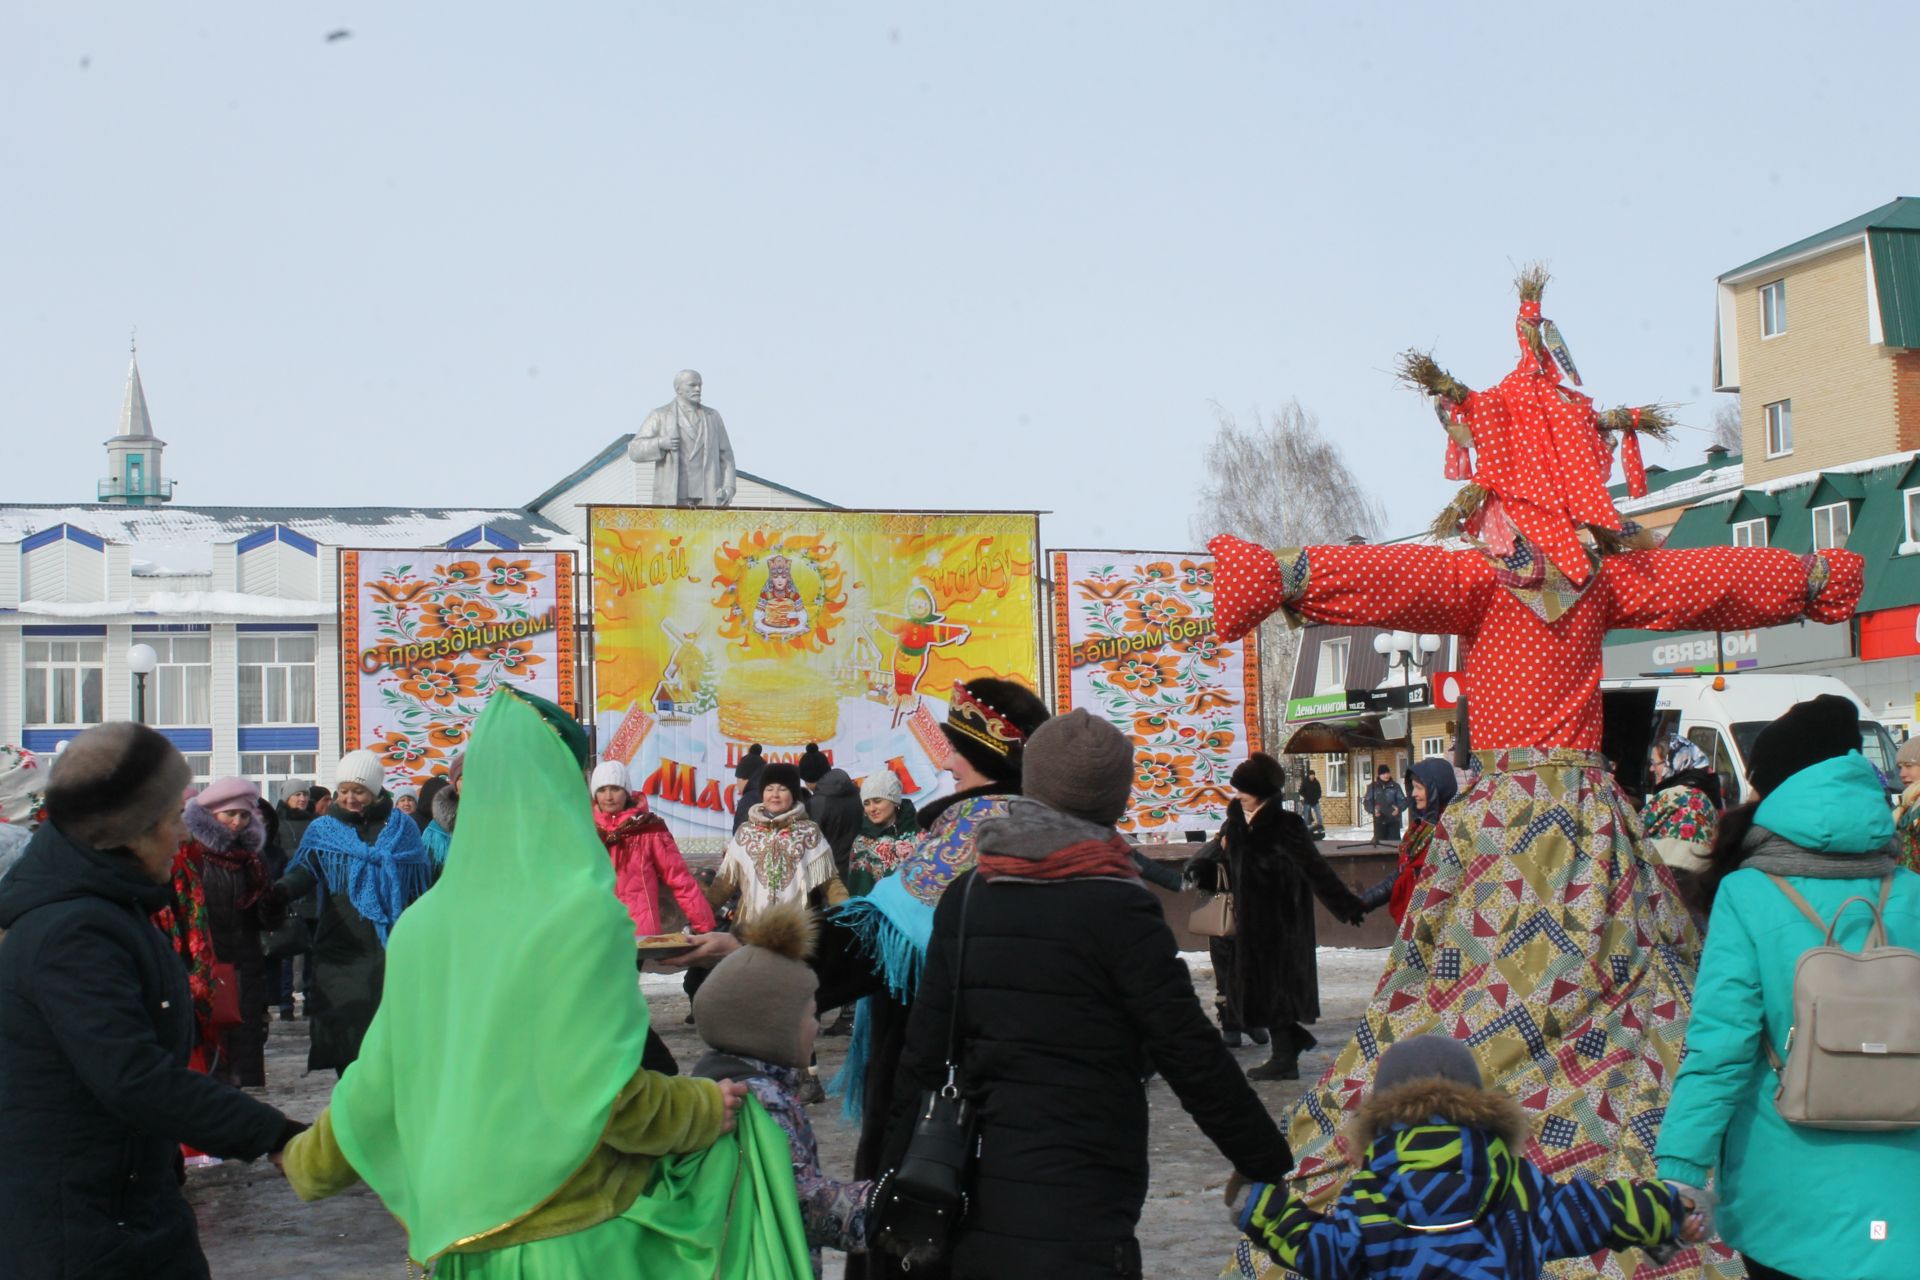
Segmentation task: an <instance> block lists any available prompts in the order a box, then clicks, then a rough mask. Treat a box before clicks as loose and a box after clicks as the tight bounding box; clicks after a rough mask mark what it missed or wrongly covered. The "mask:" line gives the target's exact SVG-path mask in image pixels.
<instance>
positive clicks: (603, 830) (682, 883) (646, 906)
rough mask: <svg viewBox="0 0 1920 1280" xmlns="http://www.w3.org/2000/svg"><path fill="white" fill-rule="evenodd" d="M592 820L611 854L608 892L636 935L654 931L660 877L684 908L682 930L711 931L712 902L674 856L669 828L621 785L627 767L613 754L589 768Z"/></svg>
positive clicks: (656, 929)
mask: <svg viewBox="0 0 1920 1280" xmlns="http://www.w3.org/2000/svg"><path fill="white" fill-rule="evenodd" d="M593 825H594V826H596V827H598V828H599V830H600V840H601V842H602V843H603V844H605V845H606V846H607V852H608V853H609V854H611V855H612V856H613V875H614V892H615V893H617V894H619V895H620V901H621V902H623V903H625V904H626V908H627V914H628V915H630V916H632V917H633V929H634V935H635V936H636V937H641V938H644V937H646V936H647V935H648V934H654V933H659V932H660V882H661V881H662V880H665V881H666V882H667V887H668V888H669V889H671V890H673V898H674V901H676V902H678V903H679V904H680V909H681V910H682V911H684V912H686V913H687V931H688V932H689V933H708V932H711V931H712V929H713V908H712V907H710V906H708V905H707V896H706V894H705V892H704V891H702V889H701V888H700V882H699V881H698V880H695V879H694V878H693V872H691V871H689V870H688V869H687V860H686V859H685V858H683V857H681V856H680V846H679V845H677V844H675V843H674V840H673V832H671V831H669V830H667V823H666V820H665V819H664V818H662V817H661V816H660V815H659V814H657V813H655V812H653V811H652V810H651V809H650V808H648V807H647V798H646V797H645V796H640V795H635V794H633V793H632V792H631V791H629V790H627V767H626V766H625V765H623V764H621V763H620V762H619V761H618V760H604V761H602V762H601V763H600V765H599V766H598V767H597V768H595V769H594V771H593Z"/></svg>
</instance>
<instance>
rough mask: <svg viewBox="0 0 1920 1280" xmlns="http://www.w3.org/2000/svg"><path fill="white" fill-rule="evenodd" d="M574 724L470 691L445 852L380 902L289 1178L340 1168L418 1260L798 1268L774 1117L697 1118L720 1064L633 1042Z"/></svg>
mask: <svg viewBox="0 0 1920 1280" xmlns="http://www.w3.org/2000/svg"><path fill="white" fill-rule="evenodd" d="M582 736H583V735H580V732H579V726H578V724H577V722H574V721H573V720H572V719H571V717H567V716H566V715H565V713H564V712H561V711H560V710H559V708H556V707H552V706H551V704H546V703H541V702H540V701H539V700H538V699H533V698H529V697H527V696H525V695H522V694H520V693H519V692H518V691H514V690H502V691H501V692H500V693H498V694H496V695H495V696H494V697H493V698H492V699H491V701H490V702H489V704H488V706H487V709H486V711H485V712H484V713H483V714H482V715H481V717H480V720H479V722H478V724H477V725H476V727H475V731H474V734H473V739H472V746H471V748H470V750H469V751H468V753H467V760H466V770H465V772H466V781H468V782H469V783H470V784H471V785H470V786H469V787H467V788H465V791H466V798H465V801H464V807H465V808H467V809H468V811H469V812H468V813H467V814H465V815H464V819H463V821H462V822H461V823H460V830H459V833H458V835H457V836H456V837H455V840H454V843H453V846H452V848H451V850H450V851H449V855H448V859H447V866H446V871H445V873H444V874H443V875H442V876H441V878H440V881H439V883H438V884H437V885H436V886H435V888H434V890H433V892H432V893H430V894H427V895H425V896H423V897H422V898H421V899H420V900H419V901H418V902H416V903H415V904H414V905H413V906H412V907H411V908H410V909H409V910H408V911H407V913H406V914H405V915H404V916H403V917H402V918H401V919H400V921H399V922H398V923H397V924H396V925H395V927H394V930H393V934H392V937H391V939H390V941H389V943H388V947H387V991H386V999H385V1000H384V1001H383V1002H382V1003H381V1006H380V1011H379V1013H378V1014H377V1015H376V1016H375V1018H374V1021H373V1025H372V1027H371V1028H370V1029H369V1030H368V1032H367V1038H366V1041H365V1043H364V1045H363V1046H362V1048H361V1052H360V1057H359V1059H358V1061H356V1062H355V1063H354V1064H353V1065H352V1066H351V1067H349V1068H348V1069H347V1071H346V1073H345V1075H343V1076H342V1077H341V1080H340V1083H339V1085H338V1086H336V1087H335V1089H334V1092H333V1098H332V1100H331V1103H330V1105H329V1106H328V1108H327V1110H326V1111H324V1112H322V1113H321V1115H320V1118H319V1119H318V1120H317V1121H315V1123H314V1126H313V1128H312V1129H311V1130H309V1131H308V1132H307V1133H306V1134H304V1135H302V1138H303V1140H302V1141H300V1142H299V1143H298V1144H297V1145H289V1147H288V1148H287V1150H286V1153H285V1158H284V1168H285V1170H286V1174H287V1178H288V1180H289V1181H290V1182H291V1183H292V1185H293V1188H294V1191H295V1192H296V1193H297V1194H298V1195H299V1196H300V1198H301V1199H303V1200H314V1199H319V1198H321V1197H323V1196H329V1195H334V1194H337V1193H338V1192H341V1191H344V1190H346V1189H347V1188H348V1187H350V1186H352V1185H353V1184H354V1183H355V1182H356V1181H359V1180H362V1179H364V1180H365V1181H366V1183H367V1184H368V1185H369V1186H371V1187H372V1188H373V1190H374V1191H375V1192H376V1193H377V1194H378V1195H379V1196H380V1199H381V1200H382V1202H384V1203H385V1205H386V1206H387V1208H388V1210H389V1211H390V1212H392V1213H393V1215H394V1216H395V1217H396V1218H398V1219H399V1220H400V1222H401V1224H402V1226H403V1227H405V1229H406V1232H407V1244H408V1254H409V1256H410V1257H411V1258H413V1259H415V1260H417V1261H419V1262H421V1263H423V1264H430V1265H433V1266H434V1272H433V1274H434V1275H435V1277H436V1280H441V1278H446V1280H547V1278H549V1277H562V1276H565V1277H574V1276H594V1277H608V1278H610V1280H621V1278H622V1277H634V1278H636V1280H638V1278H639V1277H645V1278H646V1280H661V1278H663V1277H666V1278H671V1280H683V1278H684V1280H693V1277H696V1276H697V1277H711V1276H712V1275H714V1274H715V1273H716V1267H723V1268H725V1270H724V1274H727V1275H729V1276H734V1275H740V1276H752V1277H765V1278H767V1280H776V1278H779V1277H785V1276H787V1275H789V1274H793V1275H804V1274H806V1263H807V1255H806V1243H805V1238H804V1231H803V1230H802V1229H801V1227H800V1224H799V1220H798V1207H797V1203H792V1204H789V1205H788V1206H787V1208H786V1209H785V1211H784V1212H783V1211H782V1208H781V1203H780V1202H781V1199H782V1196H783V1194H784V1196H785V1197H787V1198H788V1199H789V1200H794V1199H795V1197H794V1195H793V1191H792V1173H791V1169H790V1168H789V1167H788V1158H787V1155H786V1141H785V1138H784V1136H782V1135H781V1134H780V1132H779V1130H778V1128H777V1127H775V1126H774V1125H773V1123H772V1121H771V1120H769V1119H768V1118H767V1117H766V1116H765V1114H764V1113H758V1114H755V1113H754V1112H753V1111H752V1110H751V1104H749V1110H748V1112H746V1113H744V1114H740V1115H739V1116H738V1120H739V1124H740V1128H739V1136H738V1137H737V1138H734V1139H730V1140H727V1141H720V1139H721V1136H722V1135H723V1134H728V1133H733V1132H734V1130H735V1121H736V1111H737V1110H738V1108H739V1107H740V1105H741V1100H742V1097H743V1094H744V1090H743V1089H742V1088H741V1087H740V1086H737V1085H736V1086H728V1085H724V1084H722V1085H716V1084H715V1083H714V1082H712V1081H708V1080H695V1079H686V1078H675V1077H668V1076H662V1075H658V1074H655V1073H654V1072H651V1071H647V1070H644V1069H642V1068H641V1066H640V1058H641V1051H642V1047H643V1045H644V1043H645V1040H646V1034H647V1009H646V1003H645V1001H644V1000H643V999H642V997H641V994H640V990H639V985H638V983H637V982H636V981H635V977H634V951H633V923H632V921H631V920H629V919H628V918H627V913H626V910H625V908H623V907H622V906H621V905H620V900H619V899H618V898H617V897H615V896H614V891H613V869H612V864H611V863H609V862H608V861H607V858H606V853H605V850H604V849H603V848H602V846H601V844H600V840H599V837H598V836H597V835H596V834H595V832H594V828H593V821H592V818H591V817H590V816H589V815H590V809H589V806H588V805H587V803H586V800H587V797H586V794H585V791H586V785H585V779H584V777H583V776H582V772H581V768H580V763H579V760H580V757H581V755H583V754H584V751H583V750H582V749H581V748H582V747H583V743H574V742H573V741H572V740H573V739H574V738H576V737H582ZM570 745H571V746H572V747H573V748H574V749H572V750H570V749H569V748H570ZM769 1130H770V1131H771V1132H770V1133H769ZM783 1173H784V1175H785V1177H786V1180H787V1181H786V1185H785V1187H784V1188H783V1187H782V1186H781V1185H780V1181H779V1179H780V1176H781V1175H782V1174H783ZM730 1205H731V1206H732V1207H731V1211H730ZM796 1250H797V1253H796ZM794 1256H797V1257H798V1259H799V1263H800V1270H799V1271H793V1270H792V1269H791V1265H790V1264H791V1259H792V1257H794Z"/></svg>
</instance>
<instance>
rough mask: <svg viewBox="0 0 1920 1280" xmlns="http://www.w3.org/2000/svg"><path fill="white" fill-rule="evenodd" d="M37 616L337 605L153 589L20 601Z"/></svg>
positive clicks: (198, 617)
mask: <svg viewBox="0 0 1920 1280" xmlns="http://www.w3.org/2000/svg"><path fill="white" fill-rule="evenodd" d="M5 612H7V613H20V614H32V615H34V616H35V617H41V618H118V617H126V616H127V615H129V614H132V615H136V616H138V615H143V614H144V615H152V616H154V617H161V618H174V617H179V618H192V619H194V620H195V621H197V622H198V621H205V620H208V619H213V618H331V617H333V616H335V615H336V614H337V613H338V612H339V606H338V605H337V604H335V602H333V601H331V600H283V599H281V598H280V597H278V596H253V595H244V594H242V593H240V592H238V591H156V592H154V593H153V594H152V595H149V596H136V597H135V598H133V599H131V600H95V601H86V602H82V603H76V604H68V603H65V602H56V601H51V600H23V601H21V602H20V607H19V609H18V610H6V611H5Z"/></svg>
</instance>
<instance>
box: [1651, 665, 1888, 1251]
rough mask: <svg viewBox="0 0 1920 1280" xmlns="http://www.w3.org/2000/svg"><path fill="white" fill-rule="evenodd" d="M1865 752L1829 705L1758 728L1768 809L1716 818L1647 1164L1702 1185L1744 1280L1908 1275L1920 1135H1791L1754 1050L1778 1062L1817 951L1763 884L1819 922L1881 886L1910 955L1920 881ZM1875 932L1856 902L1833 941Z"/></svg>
mask: <svg viewBox="0 0 1920 1280" xmlns="http://www.w3.org/2000/svg"><path fill="white" fill-rule="evenodd" d="M1859 744H1860V720H1859V713H1858V711H1857V709H1856V708H1855V707H1854V705H1853V704H1852V703H1851V702H1849V701H1847V700H1846V699H1844V698H1836V697H1833V696H1831V695H1827V696H1823V697H1820V698H1817V699H1815V700H1814V701H1812V702H1803V703H1800V704H1798V705H1796V706H1795V707H1793V708H1792V709H1791V710H1790V711H1788V712H1787V714H1786V715H1785V716H1783V717H1781V718H1780V719H1779V720H1776V721H1775V722H1774V723H1773V724H1771V725H1769V726H1768V727H1767V728H1766V729H1764V730H1762V731H1761V734H1760V736H1759V738H1758V739H1757V740H1756V741H1755V743H1754V750H1753V752H1752V755H1751V757H1750V758H1751V760H1752V772H1751V779H1752V782H1753V785H1754V788H1755V790H1756V791H1758V792H1759V793H1760V794H1761V795H1762V796H1763V797H1764V798H1763V799H1762V800H1761V801H1760V803H1759V805H1758V807H1757V808H1754V807H1752V806H1748V807H1745V808H1742V809H1738V810H1734V811H1732V812H1730V813H1729V814H1727V815H1726V817H1725V818H1724V819H1723V820H1722V831H1721V834H1720V836H1719V837H1717V838H1716V840H1715V846H1714V853H1713V857H1712V863H1713V865H1712V867H1711V868H1710V869H1709V871H1708V872H1707V882H1708V885H1707V887H1708V889H1709V891H1710V892H1712V893H1713V897H1712V916H1711V918H1710V920H1709V923H1708V927H1707V944H1706V950H1705V952H1704V954H1703V955H1702V957H1701V960H1700V977H1699V982H1698V985H1697V986H1696V987H1695V989H1694V996H1693V1020H1692V1022H1691V1023H1690V1024H1689V1026H1688V1028H1687V1053H1686V1059H1685V1062H1684V1063H1683V1065H1682V1066H1681V1068H1680V1075H1679V1078H1678V1080H1677V1081H1676V1082H1675V1084H1674V1089H1673V1097H1672V1100H1671V1102H1670V1103H1669V1104H1668V1106H1667V1112H1666V1118H1665V1120H1664V1122H1663V1123H1662V1124H1661V1127H1660V1141H1659V1144H1658V1147H1657V1156H1658V1159H1659V1168H1660V1176H1661V1177H1662V1178H1665V1179H1668V1180H1669V1181H1672V1182H1676V1183H1680V1184H1683V1187H1693V1188H1699V1187H1704V1186H1706V1185H1707V1178H1708V1175H1709V1173H1712V1174H1713V1176H1714V1181H1715V1184H1716V1190H1717V1192H1718V1194H1719V1197H1720V1205H1719V1210H1718V1225H1719V1235H1720V1238H1721V1239H1722V1240H1724V1241H1725V1242H1726V1243H1727V1244H1729V1245H1731V1246H1732V1247H1734V1248H1736V1249H1738V1250H1740V1252H1741V1253H1742V1254H1743V1255H1745V1257H1746V1259H1747V1264H1748V1273H1749V1275H1751V1276H1753V1277H1755V1280H1772V1278H1773V1277H1781V1276H1784V1277H1789V1278H1790V1280H1896V1278H1898V1280H1910V1278H1911V1277H1913V1276H1914V1275H1916V1274H1920V1261H1916V1258H1917V1257H1920V1255H1917V1254H1916V1252H1915V1249H1916V1243H1917V1242H1920V1231H1917V1230H1916V1219H1917V1218H1920V1129H1909V1130H1903V1131H1895V1132H1846V1131H1841V1130H1831V1129H1809V1128H1803V1127H1799V1126H1795V1125H1790V1124H1788V1123H1787V1122H1786V1121H1785V1120H1783V1119H1781V1118H1780V1113H1779V1112H1778V1111H1777V1110H1776V1109H1775V1107H1774V1102H1773V1096H1774V1089H1775V1087H1776V1084H1777V1080H1776V1078H1775V1076H1774V1073H1773V1070H1772V1069H1771V1068H1770V1067H1769V1066H1768V1064H1767V1059H1766V1053H1765V1049H1764V1047H1763V1039H1762V1038H1763V1037H1765V1039H1766V1040H1770V1041H1771V1042H1772V1044H1773V1047H1774V1050H1775V1052H1776V1053H1778V1054H1779V1055H1780V1056H1781V1059H1782V1060H1783V1061H1784V1060H1785V1057H1786V1053H1787V1037H1788V1032H1789V1031H1790V1030H1791V1029H1792V1025H1793V973H1794V966H1795V963H1796V962H1797V961H1798V960H1799V958H1800V956H1801V954H1802V953H1803V952H1805V951H1806V950H1808V949H1809V948H1811V947H1815V946H1818V945H1820V944H1821V942H1822V937H1821V935H1820V934H1819V933H1818V932H1817V931H1816V930H1815V929H1814V927H1813V923H1812V921H1810V920H1808V919H1807V918H1806V917H1805V916H1804V915H1802V914H1801V913H1800V911H1799V909H1798V908H1797V907H1795V906H1794V904H1793V903H1792V902H1791V901H1790V900H1789V899H1788V898H1787V896H1786V894H1784V893H1782V892H1781V891H1780V888H1779V886H1778V885H1775V884H1774V883H1773V882H1772V881H1771V880H1769V879H1768V878H1767V876H1768V874H1769V873H1771V874H1774V875H1778V876H1782V877H1784V878H1785V879H1786V880H1787V882H1788V883H1790V884H1791V885H1793V887H1794V888H1795V889H1798V890H1799V891H1800V893H1801V894H1802V895H1804V896H1805V897H1806V899H1807V901H1808V902H1810V903H1811V904H1812V905H1813V907H1814V909H1815V910H1817V911H1818V912H1820V914H1821V915H1822V916H1824V917H1825V918H1826V919H1828V920H1829V921H1831V920H1832V919H1833V917H1834V915H1835V913H1836V912H1838V910H1839V908H1840V904H1841V903H1842V902H1844V901H1846V899H1848V898H1851V897H1855V896H1865V897H1868V898H1876V897H1878V896H1879V891H1880V879H1881V877H1883V876H1888V875H1891V876H1892V877H1893V885H1892V893H1891V896H1890V898H1889V901H1888V905H1887V911H1886V924H1887V935H1888V940H1889V942H1890V943H1891V944H1892V945H1895V946H1904V947H1920V876H1916V875H1914V874H1913V873H1912V872H1910V871H1906V870H1903V869H1901V868H1899V867H1898V866H1896V865H1895V862H1894V859H1893V856H1892V853H1891V851H1890V849H1889V842H1890V841H1891V840H1892V839H1893V820H1892V818H1891V816H1890V815H1889V814H1888V812H1887V800H1886V792H1885V791H1884V790H1883V789H1882V788H1881V785H1880V778H1879V775H1878V774H1876V773H1875V772H1874V769H1873V766H1872V765H1870V764H1868V763H1867V761H1866V760H1865V759H1864V758H1863V757H1862V756H1861V755H1860V753H1859V751H1858V750H1857V748H1858V747H1859ZM1716 880H1717V881H1718V883H1717V888H1716V885H1715V881H1716ZM1871 927H1872V912H1870V911H1869V910H1867V909H1866V908H1865V907H1863V906H1861V905H1859V904H1857V903H1856V904H1855V905H1854V906H1852V907H1851V908H1849V909H1848V911H1847V912H1846V914H1845V916H1844V917H1843V919H1842V920H1841V922H1840V927H1839V930H1838V932H1837V934H1836V941H1838V942H1841V943H1844V944H1845V945H1846V946H1847V947H1848V948H1849V949H1851V950H1859V949H1860V948H1861V947H1862V946H1864V945H1865V942H1866V937H1867V933H1868V931H1869V930H1870V929H1871ZM1696 1200H1697V1198H1696Z"/></svg>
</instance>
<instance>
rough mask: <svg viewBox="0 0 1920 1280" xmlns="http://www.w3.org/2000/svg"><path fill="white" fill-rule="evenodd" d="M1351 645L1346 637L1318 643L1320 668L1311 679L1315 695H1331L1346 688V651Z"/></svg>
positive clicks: (1350, 641)
mask: <svg viewBox="0 0 1920 1280" xmlns="http://www.w3.org/2000/svg"><path fill="white" fill-rule="evenodd" d="M1352 644H1353V641H1352V640H1350V639H1349V638H1347V637H1346V636H1342V637H1340V638H1339V639H1338V640H1322V641H1321V642H1320V668H1319V670H1318V671H1317V672H1315V674H1314V678H1313V691H1314V692H1315V693H1333V692H1335V691H1336V690H1340V689H1344V688H1346V687H1347V651H1348V649H1350V648H1351V647H1352Z"/></svg>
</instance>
